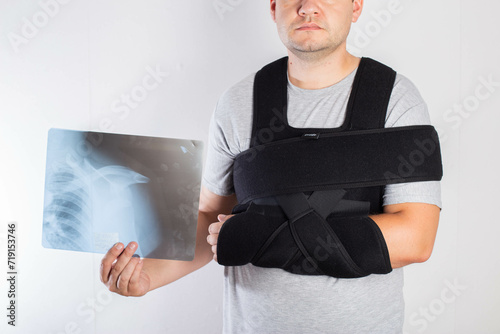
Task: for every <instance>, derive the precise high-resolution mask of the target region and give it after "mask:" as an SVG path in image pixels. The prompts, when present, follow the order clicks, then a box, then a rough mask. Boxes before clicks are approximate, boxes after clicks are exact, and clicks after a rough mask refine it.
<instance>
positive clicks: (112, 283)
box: [108, 241, 137, 288]
mask: <svg viewBox="0 0 500 334" xmlns="http://www.w3.org/2000/svg"><path fill="white" fill-rule="evenodd" d="M136 249H137V243H136V242H134V241H132V242H130V243H129V244H128V245H127V247H126V248H125V249H124V250H123V253H122V254H121V255H120V256H119V257H118V260H117V261H116V263H115V264H114V265H113V266H112V268H111V271H110V274H109V280H108V284H109V287H110V288H115V287H116V282H117V281H118V277H119V276H120V274H121V273H122V271H123V269H125V266H126V265H127V264H128V263H129V261H130V259H131V258H132V255H134V252H135V251H136Z"/></svg>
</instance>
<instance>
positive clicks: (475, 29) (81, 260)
mask: <svg viewBox="0 0 500 334" xmlns="http://www.w3.org/2000/svg"><path fill="white" fill-rule="evenodd" d="M56 1H57V2H56ZM41 4H52V5H51V6H49V7H48V8H49V9H45V11H48V12H50V14H51V15H50V16H49V15H48V14H44V9H42V5H41ZM54 4H57V7H56V6H54ZM224 4H225V7H224V8H226V11H225V12H221V11H219V12H218V11H217V10H216V7H215V6H216V5H218V6H219V7H218V8H223V7H222V6H223V5H224ZM45 7H46V6H45ZM387 10H392V12H393V14H391V15H390V17H389V16H387V15H381V14H380V13H382V12H381V11H387ZM499 12H500V4H499V3H498V2H496V1H492V0H490V1H488V0H477V1H453V0H443V1H434V0H419V1H416V0H400V1H396V2H395V1H392V0H391V1H370V0H367V1H366V4H365V11H364V14H363V17H362V19H361V21H360V22H359V23H358V24H357V25H356V26H355V27H354V29H353V32H352V35H351V38H350V43H349V44H350V45H349V47H350V49H351V50H352V51H353V53H355V54H357V55H364V56H370V57H373V58H376V59H379V60H381V61H383V62H385V63H387V64H390V65H391V66H392V67H393V68H395V69H396V70H397V71H399V72H401V73H403V74H405V75H406V76H408V77H409V78H410V79H411V80H412V81H413V82H414V83H415V84H416V85H417V87H418V88H419V89H420V91H421V93H422V95H423V96H424V98H425V100H426V101H427V103H428V105H429V110H430V113H431V117H432V120H433V122H434V124H435V126H436V127H437V128H439V132H440V135H441V141H442V150H443V159H444V167H445V170H444V173H445V176H444V179H443V181H442V188H443V203H444V209H443V211H442V215H441V224H440V228H439V233H438V237H437V241H436V246H435V249H434V254H433V256H432V258H431V260H429V261H428V262H427V263H425V264H419V265H412V266H410V267H408V268H407V269H406V284H405V294H406V300H407V305H406V313H407V319H406V324H405V331H406V332H407V333H499V332H500V322H498V320H497V314H499V313H500V303H498V300H500V289H499V283H498V282H499V281H500V280H499V279H500V266H499V264H500V252H499V251H498V242H497V240H498V235H500V225H497V224H496V220H497V218H495V217H496V216H497V215H496V205H497V203H496V200H497V199H498V195H497V191H498V190H497V189H496V187H498V186H500V182H499V176H498V174H497V173H496V162H497V161H498V160H497V159H495V155H494V152H495V151H497V147H496V145H497V144H498V139H499V136H498V132H497V131H496V126H497V124H498V123H499V121H500V116H499V114H498V113H495V111H496V110H497V109H498V106H499V104H500V92H499V90H500V89H499V87H500V85H499V84H497V82H499V81H500V66H499V63H498V59H500V48H499V46H498V40H497V39H496V38H495V37H493V35H494V32H495V31H498V30H499V28H500V24H499V23H498V22H499V21H498V18H497V15H498V13H499ZM268 13H269V10H268V1H266V0H259V1H255V0H217V1H214V0H208V1H207V0H190V1H170V0H144V1H131V0H108V1H96V0H87V1H83V0H41V1H40V2H38V1H16V0H0V149H1V151H0V156H1V163H0V175H1V176H2V177H1V178H0V222H1V225H0V229H1V230H0V242H1V244H2V246H1V247H0V249H1V255H0V259H1V261H0V267H1V272H2V273H4V274H6V272H7V269H6V268H5V265H4V264H5V258H6V251H5V249H6V247H5V246H4V245H5V244H6V233H7V227H6V224H7V222H9V221H16V222H17V223H18V240H17V242H18V246H19V254H18V262H19V263H18V265H19V276H18V288H17V289H18V293H19V295H18V314H17V316H18V318H17V321H18V326H17V327H16V328H11V327H10V326H7V325H6V317H5V315H4V313H6V310H5V307H4V306H2V307H1V309H2V310H4V311H2V314H0V315H1V317H0V319H3V320H1V324H0V328H2V330H1V331H2V333H3V332H4V330H5V329H6V331H5V332H7V333H72V332H77V331H75V330H74V329H75V328H78V329H81V332H82V333H118V332H120V333H132V332H141V333H202V332H203V333H220V331H221V328H222V325H221V323H222V320H221V318H222V279H223V277H222V267H220V266H218V265H216V264H214V263H211V264H210V265H208V266H206V267H205V268H203V269H201V270H199V271H198V272H196V273H194V274H192V275H190V276H188V277H186V278H184V279H182V280H180V281H177V282H175V283H173V284H172V285H170V286H167V287H164V288H162V289H159V290H156V291H154V292H151V293H150V294H148V295H147V296H145V297H143V298H124V297H120V296H118V295H110V294H109V293H107V292H106V289H105V288H104V286H103V285H102V284H101V283H100V281H99V279H98V269H99V261H100V258H101V256H100V255H91V254H81V253H76V252H75V253H73V252H63V251H55V250H48V249H44V248H42V246H41V226H42V203H43V187H44V171H45V152H46V139H47V130H48V129H49V128H51V127H59V128H70V129H81V130H84V129H91V130H106V131H111V132H117V133H133V134H141V135H152V136H164V137H175V138H192V139H201V140H204V141H206V139H207V131H208V122H209V118H210V115H211V113H212V110H213V108H214V106H215V104H216V102H217V99H218V97H219V96H220V94H221V93H222V92H223V91H224V90H225V89H226V88H227V87H228V86H230V85H231V84H233V83H235V82H237V81H238V80H240V79H241V78H243V77H244V76H246V75H248V74H249V73H251V72H252V71H255V70H257V69H259V68H260V67H261V66H262V65H264V64H265V63H267V62H269V61H271V60H273V59H275V58H277V57H280V56H282V55H284V54H285V51H284V48H283V47H282V45H281V43H280V42H279V39H278V37H277V34H276V33H275V28H274V26H273V23H272V21H271V20H270V18H269V14H268ZM373 13H378V15H374V14H373ZM384 13H387V12H384ZM29 22H31V24H33V23H35V24H36V25H37V26H38V27H37V26H35V28H34V29H33V27H32V28H31V29H30V28H29V25H30V23H29ZM151 69H153V70H154V69H158V70H159V71H160V72H165V73H166V72H168V75H167V74H165V75H164V77H162V78H161V79H160V81H159V85H158V87H157V88H156V89H154V90H152V91H150V92H149V93H148V96H147V97H146V98H145V99H144V100H143V101H140V103H137V105H135V106H134V108H128V110H127V109H126V108H124V104H123V103H122V102H121V101H120V99H121V96H122V94H131V93H132V92H133V91H134V89H135V88H136V87H137V85H141V83H142V80H143V78H144V77H145V76H146V75H147V74H148V71H150V70H151ZM485 81H493V82H494V84H493V85H490V86H487V87H486V86H485V85H484V82H485ZM488 89H490V90H488ZM461 105H464V106H465V107H463V108H462V109H463V111H462V112H461V113H459V112H458V110H459V107H460V106H461ZM457 106H458V107H457ZM4 274H1V277H4ZM0 282H1V283H0V295H1V296H2V297H1V298H0V305H7V304H6V303H7V298H6V292H7V285H6V280H5V279H3V278H2V279H1V281H0ZM450 286H451V287H452V288H450ZM93 300H95V304H94V306H92V305H93V304H92V301H93ZM92 308H95V310H96V312H95V313H92V312H90V310H92ZM94 315H95V318H94Z"/></svg>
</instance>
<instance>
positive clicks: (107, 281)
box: [100, 241, 151, 297]
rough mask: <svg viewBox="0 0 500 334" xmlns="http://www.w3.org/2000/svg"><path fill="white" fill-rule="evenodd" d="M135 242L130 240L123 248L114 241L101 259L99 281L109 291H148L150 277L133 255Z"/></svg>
mask: <svg viewBox="0 0 500 334" xmlns="http://www.w3.org/2000/svg"><path fill="white" fill-rule="evenodd" d="M137 246H138V245H137V243H136V242H134V241H132V242H131V243H129V244H128V245H127V247H126V248H125V250H124V249H123V244H122V243H121V242H118V243H116V244H115V245H114V246H113V247H111V249H110V250H109V251H108V252H107V253H106V255H104V257H103V259H102V261H101V273H100V276H101V281H102V282H103V283H104V285H106V286H107V287H108V289H109V291H111V292H116V293H118V294H120V295H122V296H136V297H138V296H143V295H145V294H146V292H148V291H149V287H150V284H151V279H150V277H149V275H148V274H147V273H146V272H145V271H144V270H143V269H142V267H143V265H144V262H143V261H142V259H140V258H138V257H133V255H134V253H135V251H136V250H137Z"/></svg>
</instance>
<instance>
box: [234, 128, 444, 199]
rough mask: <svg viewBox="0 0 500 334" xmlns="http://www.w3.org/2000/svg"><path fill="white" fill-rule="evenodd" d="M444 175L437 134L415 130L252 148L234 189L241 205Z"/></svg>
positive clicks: (240, 163)
mask: <svg viewBox="0 0 500 334" xmlns="http://www.w3.org/2000/svg"><path fill="white" fill-rule="evenodd" d="M263 171H265V172H263ZM442 175H443V170H442V164H441V150H440V147H439V138H438V135H437V132H436V130H435V129H434V127H433V126H430V125H416V126H405V127H395V128H384V129H373V130H358V131H347V132H338V133H329V134H323V135H322V137H321V138H319V139H317V140H311V139H302V138H291V139H287V140H282V141H278V142H272V143H268V144H265V145H259V146H255V147H252V148H250V149H248V150H246V151H244V152H242V153H241V154H239V155H238V156H237V157H236V159H235V164H234V187H235V191H236V195H237V198H238V201H239V202H240V203H244V202H247V201H250V200H253V199H256V198H260V197H268V196H275V195H282V194H289V193H297V192H307V191H316V190H325V189H340V188H354V187H370V186H381V185H386V184H393V183H403V182H417V181H432V180H436V181H438V180H441V177H442Z"/></svg>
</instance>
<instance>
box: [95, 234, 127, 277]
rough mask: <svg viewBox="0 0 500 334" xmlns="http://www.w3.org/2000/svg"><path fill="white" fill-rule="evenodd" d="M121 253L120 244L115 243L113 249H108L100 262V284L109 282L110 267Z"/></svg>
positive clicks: (121, 246) (121, 247)
mask: <svg viewBox="0 0 500 334" xmlns="http://www.w3.org/2000/svg"><path fill="white" fill-rule="evenodd" d="M122 251H123V244H122V243H121V242H117V243H116V244H115V245H113V247H111V248H110V249H109V251H108V252H107V253H106V255H104V257H103V258H102V260H101V268H100V275H99V276H100V278H101V282H103V283H107V282H108V280H109V272H110V270H111V266H112V264H113V262H114V261H115V260H116V259H117V258H118V256H119V255H120V254H121V253H122Z"/></svg>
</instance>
